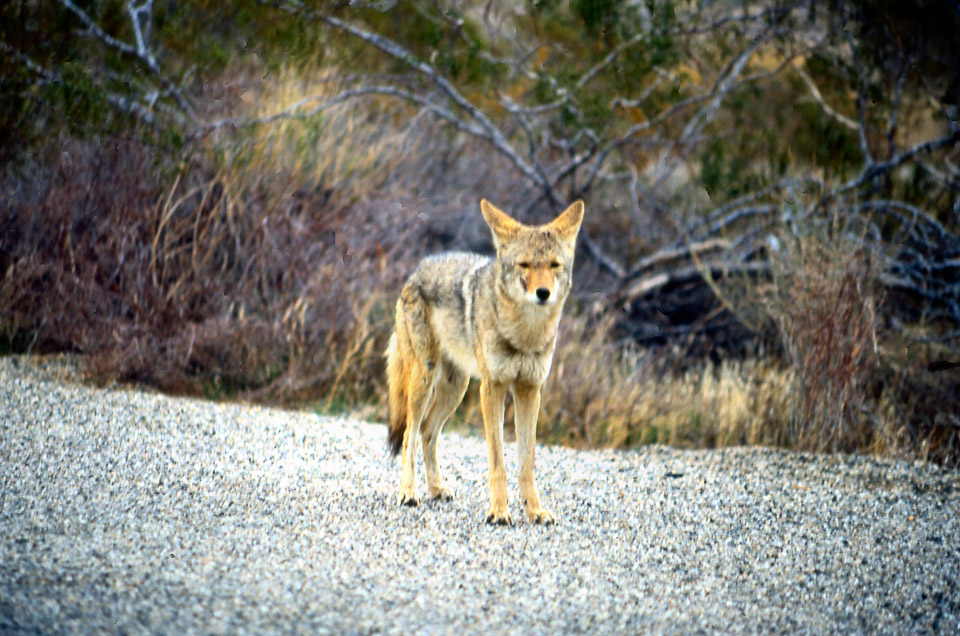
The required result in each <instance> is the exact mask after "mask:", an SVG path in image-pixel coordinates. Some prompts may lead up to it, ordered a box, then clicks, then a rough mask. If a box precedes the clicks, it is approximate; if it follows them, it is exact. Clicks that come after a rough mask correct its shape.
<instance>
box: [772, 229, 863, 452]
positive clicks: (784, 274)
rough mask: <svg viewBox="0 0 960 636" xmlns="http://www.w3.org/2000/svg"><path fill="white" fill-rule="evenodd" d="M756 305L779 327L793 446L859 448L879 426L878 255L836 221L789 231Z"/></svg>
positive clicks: (774, 257)
mask: <svg viewBox="0 0 960 636" xmlns="http://www.w3.org/2000/svg"><path fill="white" fill-rule="evenodd" d="M779 244H780V245H781V250H780V251H779V253H774V254H772V256H773V258H772V259H771V261H772V276H771V277H770V278H769V279H768V280H767V281H765V282H760V283H758V284H757V287H756V289H755V292H756V295H757V296H756V297H757V301H756V302H757V303H758V305H759V307H762V309H763V311H765V313H766V314H767V316H768V317H769V318H770V320H771V321H772V322H773V324H774V325H776V328H777V331H778V333H779V335H780V340H781V342H782V344H783V347H784V350H785V351H786V354H787V357H788V361H789V365H790V368H791V372H792V375H793V400H792V401H793V404H792V408H791V416H790V430H789V433H788V434H789V437H790V443H791V445H795V446H798V447H800V448H807V449H812V450H818V451H838V450H842V451H854V450H857V449H862V448H865V447H867V446H869V445H870V443H871V441H870V440H871V439H872V437H873V435H874V434H875V432H876V430H875V427H874V426H873V424H872V422H871V417H870V413H871V408H870V405H869V400H868V395H867V392H866V380H867V378H868V376H869V374H870V372H871V370H872V368H873V367H875V365H876V362H877V351H878V349H877V313H876V310H877V306H878V294H879V292H878V288H879V287H878V284H877V281H878V269H877V267H878V266H877V263H878V262H879V259H877V258H876V256H875V255H873V254H871V253H870V252H869V250H868V249H867V247H866V244H865V242H864V241H863V240H862V237H859V236H857V235H856V234H853V233H852V232H851V231H850V228H848V227H844V226H843V225H842V224H841V223H840V222H839V221H837V220H836V219H834V220H833V221H832V222H830V224H829V227H827V228H825V229H823V230H822V231H821V230H817V229H813V230H811V231H809V232H808V233H805V234H803V235H798V234H795V233H794V234H789V233H784V234H782V235H781V237H780V242H779Z"/></svg>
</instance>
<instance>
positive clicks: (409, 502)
mask: <svg viewBox="0 0 960 636" xmlns="http://www.w3.org/2000/svg"><path fill="white" fill-rule="evenodd" d="M397 503H399V504H400V505H401V506H410V507H413V506H419V505H420V497H418V496H417V493H415V492H401V493H400V496H399V497H398V498H397Z"/></svg>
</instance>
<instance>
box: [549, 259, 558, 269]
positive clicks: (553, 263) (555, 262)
mask: <svg viewBox="0 0 960 636" xmlns="http://www.w3.org/2000/svg"><path fill="white" fill-rule="evenodd" d="M550 267H551V268H553V269H557V268H558V267H560V263H558V262H557V261H553V262H552V263H550Z"/></svg>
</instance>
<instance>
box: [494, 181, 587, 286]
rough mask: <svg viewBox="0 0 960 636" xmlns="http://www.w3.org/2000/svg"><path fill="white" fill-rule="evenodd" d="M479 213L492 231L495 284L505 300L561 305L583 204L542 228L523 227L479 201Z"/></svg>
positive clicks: (571, 266) (571, 271)
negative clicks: (495, 272)
mask: <svg viewBox="0 0 960 636" xmlns="http://www.w3.org/2000/svg"><path fill="white" fill-rule="evenodd" d="M480 211H481V212H483V218H484V220H486V222H487V225H489V226H490V229H491V230H492V231H493V243H494V246H495V247H496V248H497V270H498V283H499V285H500V286H501V288H502V290H503V292H504V293H506V295H507V296H508V297H509V298H512V299H513V300H515V301H518V302H529V303H533V304H535V305H553V304H554V303H563V301H564V300H565V299H566V297H567V294H568V293H570V284H571V277H572V274H573V253H574V246H575V244H576V240H577V232H578V231H579V230H580V222H581V221H582V220H583V201H577V202H576V203H574V204H573V205H571V206H570V207H569V208H567V209H566V211H564V213H563V214H561V215H560V216H558V217H557V218H555V219H554V220H553V221H551V222H550V223H547V224H545V225H536V226H531V225H524V224H523V223H520V222H519V221H517V220H516V219H513V218H511V217H510V216H509V215H507V214H506V213H504V212H501V211H500V210H498V209H497V208H496V207H494V206H493V205H491V204H490V202H489V201H487V200H486V199H483V200H481V201H480Z"/></svg>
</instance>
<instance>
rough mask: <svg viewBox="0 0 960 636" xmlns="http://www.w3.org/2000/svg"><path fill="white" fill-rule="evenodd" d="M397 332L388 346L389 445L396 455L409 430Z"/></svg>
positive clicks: (405, 377) (405, 386)
mask: <svg viewBox="0 0 960 636" xmlns="http://www.w3.org/2000/svg"><path fill="white" fill-rule="evenodd" d="M401 346H402V345H401V344H400V339H399V338H397V332H396V331H394V332H393V335H391V336H390V344H389V345H387V351H386V355H387V392H388V395H389V404H390V427H389V429H388V433H387V445H388V446H389V447H390V450H391V451H392V452H393V454H394V455H398V454H399V453H400V449H401V448H402V447H403V434H404V432H405V431H406V428H407V373H408V370H407V368H406V366H407V365H406V364H405V363H404V355H403V352H402V351H400V348H401Z"/></svg>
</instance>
